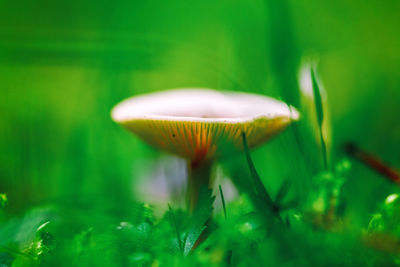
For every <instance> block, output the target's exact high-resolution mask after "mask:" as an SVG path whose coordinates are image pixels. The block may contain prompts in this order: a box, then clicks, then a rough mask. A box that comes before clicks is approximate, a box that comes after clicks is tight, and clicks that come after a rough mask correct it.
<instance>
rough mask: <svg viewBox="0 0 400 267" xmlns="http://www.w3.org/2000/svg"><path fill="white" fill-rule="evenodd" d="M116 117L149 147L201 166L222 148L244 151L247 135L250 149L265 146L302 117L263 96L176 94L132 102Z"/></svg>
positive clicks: (187, 91)
mask: <svg viewBox="0 0 400 267" xmlns="http://www.w3.org/2000/svg"><path fill="white" fill-rule="evenodd" d="M111 116H112V118H113V120H114V121H116V122H117V123H119V124H121V125H123V126H124V127H125V128H127V129H128V130H129V131H131V132H133V133H135V134H136V135H137V136H139V137H140V138H142V139H143V140H145V141H146V142H148V143H149V144H151V145H153V146H156V147H160V148H162V149H164V150H167V151H169V152H171V153H174V154H178V155H180V156H183V157H185V158H189V159H190V160H192V162H196V161H198V162H200V161H203V160H207V159H211V158H213V157H214V156H215V154H217V155H218V154H222V151H221V146H223V147H224V149H225V148H226V147H227V146H224V145H228V146H230V147H235V148H241V147H242V140H241V133H242V132H245V134H246V137H247V141H248V144H249V146H250V147H253V146H256V145H258V144H261V143H263V142H264V141H266V140H267V139H268V138H270V137H271V136H273V135H274V134H276V133H278V132H280V131H281V130H283V129H284V128H286V126H287V125H289V124H290V123H291V122H292V121H294V120H297V119H298V118H299V113H298V112H297V111H296V110H295V109H294V108H292V107H290V108H289V107H288V106H287V105H286V104H285V103H283V102H281V101H278V100H275V99H273V98H269V97H266V96H262V95H256V94H250V93H238V92H219V91H214V90H210V89H175V90H169V91H162V92H156V93H150V94H146V95H141V96H135V97H131V98H129V99H127V100H125V101H122V102H121V103H119V104H118V105H117V106H116V107H114V109H113V110H112V115H111Z"/></svg>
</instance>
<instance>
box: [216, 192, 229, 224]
mask: <svg viewBox="0 0 400 267" xmlns="http://www.w3.org/2000/svg"><path fill="white" fill-rule="evenodd" d="M218 187H219V194H220V195H221V201H222V208H223V209H224V216H225V220H226V219H228V216H227V214H226V206H225V198H224V192H222V187H221V185H219V186H218Z"/></svg>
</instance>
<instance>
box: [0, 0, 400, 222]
mask: <svg viewBox="0 0 400 267" xmlns="http://www.w3.org/2000/svg"><path fill="white" fill-rule="evenodd" d="M399 10H400V2H399V1H374V0H373V1H343V0H340V1H334V2H332V3H329V2H326V1H315V0H310V1H274V0H266V1H248V0H246V1H244V0H242V1H236V0H235V1H209V0H202V1H175V0H173V1H124V2H122V1H120V2H115V1H93V2H91V1H77V2H75V1H72V2H71V1H43V0H39V1H22V2H21V1H1V2H0V193H7V195H8V198H9V205H8V206H7V208H6V210H7V214H9V216H12V215H18V214H22V213H23V212H25V211H27V210H29V209H31V208H33V207H36V206H46V205H51V206H56V207H66V208H67V209H70V212H71V215H70V218H71V220H83V219H82V217H78V216H77V215H76V214H77V213H79V212H82V213H83V214H85V216H88V217H90V216H92V217H91V219H92V220H93V221H96V220H95V219H94V218H97V217H96V216H99V221H102V222H104V221H107V218H108V219H109V220H110V221H120V220H124V219H127V218H129V215H128V214H129V212H130V205H131V203H132V202H134V201H136V200H139V201H140V200H141V199H140V198H139V197H138V195H137V194H135V186H136V184H137V181H138V180H139V179H142V180H143V177H144V178H146V174H148V173H152V172H151V170H152V169H154V168H156V167H154V166H157V165H154V164H158V162H160V160H161V161H162V160H165V159H166V158H167V157H168V156H167V155H165V154H163V153H160V152H159V151H157V150H155V149H152V148H150V147H149V146H147V145H146V144H144V143H142V142H141V141H140V140H139V139H137V138H136V137H132V136H131V134H129V133H128V132H126V131H124V130H123V129H122V128H120V127H119V126H118V125H116V124H115V123H113V122H112V121H111V119H110V110H111V108H112V107H113V105H115V104H116V103H118V102H119V101H121V100H122V99H124V98H126V97H129V96H132V95H136V94H140V93H146V92H152V91H157V90H163V89H169V88H176V87H209V88H215V89H225V90H226V89H228V90H240V91H247V92H255V93H259V94H265V95H270V96H274V97H276V98H280V99H282V100H284V101H286V102H288V103H291V104H292V105H294V106H296V107H299V104H300V103H301V102H302V101H301V96H300V92H299V89H298V74H299V69H300V66H302V65H304V64H306V62H309V60H310V59H312V60H314V61H315V62H317V63H318V64H317V72H318V76H319V79H320V81H321V83H322V84H323V87H324V88H325V90H326V95H327V107H328V109H329V116H330V122H331V126H330V128H331V130H332V134H331V140H330V141H329V142H330V161H331V164H332V165H334V164H335V163H336V162H337V161H338V160H340V159H341V158H342V157H343V156H344V153H343V150H342V145H343V143H345V142H347V141H354V142H356V143H358V144H359V145H360V146H361V147H363V148H364V149H366V150H368V151H370V152H371V153H373V154H375V155H376V156H378V157H380V158H381V159H383V160H384V161H385V162H387V163H389V164H390V165H392V166H394V167H397V168H400V153H399V151H400V124H399V114H400V112H399V111H400V110H399V105H400V63H399V62H400V52H399V47H400V34H399V28H400V23H399ZM303 102H304V101H303ZM303 119H304V120H309V119H310V118H309V117H307V116H305V117H304V118H303ZM299 125H300V130H301V131H302V134H301V135H300V136H301V137H304V138H305V139H303V140H301V141H302V142H303V149H304V155H305V156H302V154H301V153H300V152H299V148H298V147H297V145H296V142H295V141H294V135H293V131H291V130H288V131H286V132H285V133H284V134H283V135H281V136H279V137H277V138H275V139H274V140H273V141H271V142H270V143H269V144H267V145H264V146H262V147H260V148H258V149H255V150H254V151H252V155H253V158H254V161H255V164H256V167H257V169H258V171H259V173H260V175H261V176H262V178H263V180H264V183H265V185H266V187H267V188H269V189H270V190H271V192H272V194H274V190H275V189H276V188H277V187H278V186H279V185H280V184H281V183H282V181H283V180H284V179H287V178H289V179H291V180H292V181H293V184H294V186H295V191H296V192H297V193H299V194H302V193H304V192H305V191H304V190H305V189H304V182H303V181H307V180H308V179H309V178H311V177H312V176H313V175H315V173H317V172H318V171H320V170H321V169H322V168H321V167H322V164H321V156H320V154H319V153H320V152H319V150H318V149H319V148H318V141H317V140H315V138H314V137H313V136H312V135H310V134H311V133H313V131H314V130H315V129H312V128H307V125H308V126H312V125H313V124H312V123H306V122H304V121H302V122H300V123H299ZM301 125H302V126H301ZM314 126H315V127H316V125H314ZM148 176H149V177H147V178H148V179H151V177H150V176H151V175H148ZM296 181H297V182H296ZM302 190H303V191H302ZM152 191H153V192H154V191H157V189H154V188H153V189H152ZM396 191H399V190H398V187H397V186H395V185H393V184H391V183H390V182H388V181H387V179H385V178H384V177H382V176H381V175H379V174H376V173H374V172H373V171H371V170H369V169H368V168H366V167H365V166H364V165H361V164H359V163H357V162H353V168H352V170H351V174H350V176H349V178H348V179H347V180H346V182H345V184H344V188H343V194H344V198H346V199H347V200H348V202H347V203H348V206H347V207H346V211H347V213H348V214H350V217H351V218H355V219H354V221H355V222H356V221H359V223H360V224H367V223H368V221H369V219H370V214H371V213H373V212H374V210H376V208H377V207H378V204H379V203H381V202H382V201H383V200H384V199H385V197H386V196H387V195H388V194H390V193H393V192H396ZM165 208H166V203H165ZM74 216H77V217H76V218H75V217H74ZM93 216H94V217H93Z"/></svg>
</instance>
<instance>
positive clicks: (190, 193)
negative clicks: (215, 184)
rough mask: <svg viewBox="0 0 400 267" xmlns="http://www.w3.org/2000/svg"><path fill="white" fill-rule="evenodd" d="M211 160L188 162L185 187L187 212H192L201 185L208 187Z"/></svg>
mask: <svg viewBox="0 0 400 267" xmlns="http://www.w3.org/2000/svg"><path fill="white" fill-rule="evenodd" d="M211 167H212V162H210V161H207V162H203V163H202V164H200V165H197V164H196V165H193V164H192V162H188V187H187V196H186V200H187V207H188V209H189V212H193V211H194V210H195V208H196V206H197V202H198V200H199V194H200V190H201V188H202V187H206V188H210V186H211V185H210V177H211Z"/></svg>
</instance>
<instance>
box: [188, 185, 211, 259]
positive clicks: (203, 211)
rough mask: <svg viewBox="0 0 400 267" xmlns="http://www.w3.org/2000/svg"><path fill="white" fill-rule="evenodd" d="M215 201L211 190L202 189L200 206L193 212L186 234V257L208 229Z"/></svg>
mask: <svg viewBox="0 0 400 267" xmlns="http://www.w3.org/2000/svg"><path fill="white" fill-rule="evenodd" d="M214 200H215V197H214V196H212V191H211V190H210V189H208V188H206V187H202V188H200V193H199V199H198V204H197V206H196V209H195V210H194V212H193V216H192V218H191V220H190V222H189V227H188V230H187V231H186V234H185V239H184V250H183V254H184V255H185V256H187V255H188V254H189V253H190V251H191V250H192V249H193V247H194V246H195V244H196V242H197V240H198V239H199V237H200V236H201V234H202V233H203V231H204V230H205V229H206V228H207V222H208V220H209V219H210V216H211V212H212V210H213V203H214Z"/></svg>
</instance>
